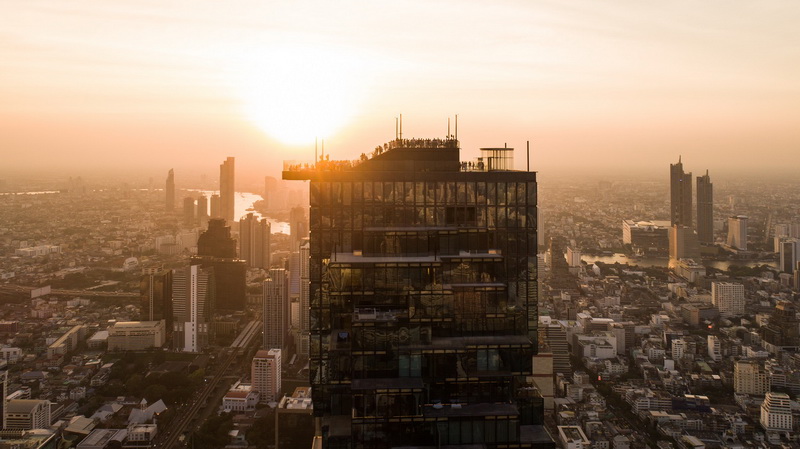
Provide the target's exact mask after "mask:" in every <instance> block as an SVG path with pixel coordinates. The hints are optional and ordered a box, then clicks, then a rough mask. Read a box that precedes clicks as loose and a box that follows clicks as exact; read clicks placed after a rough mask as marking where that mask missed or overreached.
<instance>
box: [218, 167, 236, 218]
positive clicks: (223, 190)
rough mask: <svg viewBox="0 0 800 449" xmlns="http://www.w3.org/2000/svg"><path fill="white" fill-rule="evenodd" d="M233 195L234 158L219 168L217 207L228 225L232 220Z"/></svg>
mask: <svg viewBox="0 0 800 449" xmlns="http://www.w3.org/2000/svg"><path fill="white" fill-rule="evenodd" d="M235 193H236V183H235V175H234V158H232V157H229V158H228V159H226V160H225V162H223V163H222V164H221V165H220V166H219V207H220V215H221V216H222V218H224V219H225V220H227V221H228V222H230V223H233V219H234V206H235V198H236V195H235Z"/></svg>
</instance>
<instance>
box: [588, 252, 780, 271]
mask: <svg viewBox="0 0 800 449" xmlns="http://www.w3.org/2000/svg"><path fill="white" fill-rule="evenodd" d="M581 260H582V261H584V262H586V263H589V264H590V263H593V262H603V263H606V264H614V263H617V262H619V263H623V264H624V263H627V264H630V265H639V266H640V267H667V266H668V265H669V258H668V257H637V258H629V257H628V256H626V255H625V254H622V253H615V254H613V255H610V256H594V255H591V254H584V255H582V256H581ZM703 265H704V266H706V267H712V268H716V269H718V270H722V271H727V270H728V268H729V267H730V266H731V265H739V266H745V267H757V266H760V265H768V266H770V267H773V268H778V262H777V261H774V260H705V261H703Z"/></svg>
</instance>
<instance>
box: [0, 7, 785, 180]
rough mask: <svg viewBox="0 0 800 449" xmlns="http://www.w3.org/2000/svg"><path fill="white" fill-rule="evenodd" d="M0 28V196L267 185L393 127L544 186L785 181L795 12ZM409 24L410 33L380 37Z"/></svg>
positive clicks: (16, 13) (531, 13)
mask: <svg viewBox="0 0 800 449" xmlns="http://www.w3.org/2000/svg"><path fill="white" fill-rule="evenodd" d="M3 12H4V16H6V17H7V18H8V19H9V20H8V27H7V31H6V35H7V39H5V40H4V43H3V44H0V61H2V62H0V67H1V68H2V70H0V73H2V75H0V76H1V77H2V78H0V79H2V83H0V86H2V87H0V99H2V100H3V101H2V102H0V104H1V105H2V106H0V117H2V120H0V135H3V136H4V139H3V142H2V143H3V146H4V148H5V149H7V153H8V158H7V163H6V164H5V166H4V169H3V170H2V171H0V176H10V175H12V174H15V173H35V172H38V173H46V172H51V173H55V172H59V171H60V172H62V173H63V172H65V171H67V170H69V171H71V172H75V173H76V174H79V175H88V174H89V173H92V172H96V173H121V172H125V173H143V174H144V176H154V175H155V173H156V172H157V173H158V176H159V177H161V176H163V175H162V174H161V173H163V172H164V171H166V170H168V169H169V168H171V167H173V166H175V167H176V168H177V167H179V166H181V165H183V167H184V168H183V169H181V170H180V171H181V172H192V173H196V172H198V171H199V172H200V173H202V172H205V173H209V174H210V173H213V172H212V170H211V169H209V168H206V167H212V166H213V165H212V164H214V163H215V162H216V161H218V160H219V159H220V158H223V157H226V156H228V155H232V156H234V157H237V158H239V159H240V161H241V164H240V167H242V170H241V172H242V173H241V175H242V176H244V177H248V176H254V175H256V174H263V172H268V173H271V174H273V175H274V174H275V173H277V172H278V171H279V170H280V167H279V161H282V160H292V159H298V160H311V159H312V158H313V156H312V154H313V140H314V137H319V138H320V139H323V138H324V139H325V140H326V144H327V147H328V149H329V151H330V152H331V153H333V154H334V157H335V158H337V159H354V158H357V157H358V155H359V154H360V153H362V152H365V151H367V150H369V149H371V145H372V144H373V142H376V141H378V142H379V141H384V140H386V137H387V136H389V135H391V133H392V132H393V131H394V126H395V123H394V122H395V118H396V117H398V116H399V114H401V113H402V114H403V115H404V119H405V130H406V135H408V136H409V137H410V136H441V137H444V136H445V135H446V133H447V119H448V117H449V118H450V119H451V122H452V121H453V119H454V116H455V115H456V114H458V116H459V139H460V140H461V141H462V147H463V148H464V153H465V154H466V155H468V156H469V155H470V154H471V153H477V149H478V148H479V147H484V146H500V145H502V144H503V143H505V142H497V141H495V140H494V139H495V137H494V136H497V135H502V136H504V139H507V143H508V144H509V146H512V147H516V148H522V147H523V146H524V143H525V142H526V141H528V140H530V141H531V142H532V154H533V157H532V166H533V167H534V168H535V169H536V170H539V171H543V172H556V171H565V170H572V171H577V172H589V171H591V169H593V168H594V169H596V168H603V169H605V170H608V171H606V173H615V174H625V173H626V172H629V171H631V170H651V171H652V172H653V173H656V172H657V171H656V170H655V169H652V167H654V166H659V165H663V164H665V163H666V162H667V161H672V160H674V156H675V155H676V154H682V155H683V156H684V157H686V158H687V159H691V160H692V161H693V165H696V166H702V167H714V172H715V178H716V179H724V178H725V177H726V173H728V172H730V173H731V175H730V176H731V177H732V176H735V175H734V173H737V172H744V171H753V169H754V168H755V169H756V170H755V171H756V172H759V173H766V172H772V174H774V175H785V174H786V173H788V171H789V170H790V169H791V167H794V166H796V165H797V163H798V162H800V161H799V160H798V152H797V151H796V148H797V147H798V144H800V132H798V131H797V129H800V127H798V126H797V122H798V118H799V117H800V110H799V108H798V106H797V105H798V104H800V101H798V100H799V99H800V89H798V83H797V81H796V80H797V76H796V75H797V73H798V66H797V63H796V61H798V60H800V58H798V57H797V56H798V51H800V50H798V49H797V48H796V47H795V46H792V45H789V43H790V42H795V41H796V40H797V38H798V37H800V31H798V30H797V28H796V27H795V26H794V24H795V23H796V21H797V20H796V19H797V18H798V15H800V6H797V5H794V4H773V5H768V6H763V5H758V6H755V5H752V4H749V3H746V2H740V1H737V2H732V3H728V4H726V5H725V7H724V8H722V7H718V6H717V5H713V4H705V5H696V4H693V3H690V2H672V3H670V4H655V3H644V4H640V5H636V7H627V8H609V7H607V5H605V6H603V5H597V4H593V3H589V2H582V1H578V2H570V3H567V2H552V3H547V4H537V5H531V4H526V3H523V2H506V3H502V4H497V5H492V6H479V5H464V4H461V3H456V2H445V3H440V4H437V5H434V6H431V5H429V4H427V3H425V4H422V3H409V4H406V5H405V7H404V8H400V9H391V10H390V9H389V8H383V7H381V6H380V5H370V6H364V5H359V4H356V3H345V4H337V5H328V4H324V3H320V4H317V3H303V4H291V5H288V4H287V5H280V6H276V7H271V6H268V5H262V4H257V3H251V2H245V3H241V4H239V7H226V8H223V9H221V8H220V7H219V6H218V5H215V4H213V3H210V2H198V3H196V4H193V5H192V7H191V8H189V7H188V6H183V5H155V4H153V5H146V4H140V3H135V4H134V3H126V2H115V3H114V4H113V5H110V4H109V5H96V4H94V3H89V2H85V1H84V2H80V1H79V2H70V3H66V2H63V3H62V2H57V1H54V2H48V3H44V4H41V3H39V4H29V3H26V4H13V5H6V6H5V7H4V8H3ZM442 18H446V20H442ZM288 23H291V24H293V25H292V26H291V27H290V26H287V25H286V24H288ZM408 24H416V25H420V26H418V27H416V29H415V32H413V33H386V32H385V30H386V29H396V30H400V29H403V27H405V26H407V25H408ZM38 29H46V30H47V31H46V32H43V33H34V32H33V31H32V30H38ZM273 61H280V62H281V63H280V64H273V63H272V62H273ZM269 67H272V70H267V68H269ZM267 75H268V76H267ZM254 80H256V81H254ZM271 106H274V107H271ZM276 111H277V113H276ZM44 129H46V130H47V131H48V132H42V130H44ZM112 150H113V151H112ZM188 152H191V154H192V157H191V158H187V157H186V155H187V153H188ZM562 155H569V159H568V163H566V162H567V161H566V160H565V159H564V158H563V157H562ZM154 160H155V161H157V162H155V163H153V161H154ZM518 162H519V161H518ZM216 163H218V162H216ZM565 166H566V167H565ZM517 168H520V166H519V165H518V166H517ZM256 171H259V173H255V172H256ZM716 173H719V175H716Z"/></svg>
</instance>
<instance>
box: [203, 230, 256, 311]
mask: <svg viewBox="0 0 800 449" xmlns="http://www.w3.org/2000/svg"><path fill="white" fill-rule="evenodd" d="M191 261H192V265H200V266H201V267H203V268H213V273H214V289H215V295H214V298H215V308H214V310H216V311H223V310H224V311H237V310H238V311H242V310H244V309H245V304H246V302H247V298H246V291H245V289H246V284H245V282H246V275H247V264H246V263H245V261H244V260H241V259H238V258H237V257H236V240H235V239H233V238H232V237H231V228H230V226H225V220H224V219H222V218H212V219H210V220H209V221H208V230H206V231H205V232H203V233H202V234H200V237H199V238H198V239H197V256H194V257H192V259H191Z"/></svg>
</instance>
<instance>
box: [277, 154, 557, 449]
mask: <svg viewBox="0 0 800 449" xmlns="http://www.w3.org/2000/svg"><path fill="white" fill-rule="evenodd" d="M482 150H483V151H484V154H485V155H487V156H485V157H484V159H482V160H481V162H482V163H481V164H478V162H477V161H476V162H475V163H466V162H464V163H462V162H460V160H459V146H458V141H457V140H455V139H452V138H447V139H410V140H409V139H405V140H403V139H397V140H394V141H392V142H390V143H387V144H385V145H382V146H380V147H378V148H376V150H375V152H374V153H373V156H372V157H371V158H369V157H364V158H362V161H360V163H358V164H356V165H354V164H351V163H349V161H329V160H322V161H318V162H317V164H316V165H315V167H313V168H304V167H295V168H289V170H287V171H284V172H283V177H284V179H290V180H310V181H311V184H310V196H311V210H310V231H311V232H310V236H311V237H310V252H311V255H310V267H309V273H310V276H309V277H310V304H311V312H310V320H311V323H312V326H311V335H310V359H311V360H310V381H311V385H312V394H313V401H314V414H315V416H317V417H318V419H319V420H320V422H319V424H320V429H322V431H321V432H322V435H321V436H322V444H323V447H337V448H338V447H341V448H356V447H371V448H377V449H387V448H392V447H418V446H424V447H434V446H435V445H439V446H437V447H445V446H446V447H451V448H455V447H461V446H462V445H464V446H469V447H486V448H494V447H497V446H498V445H505V444H507V445H508V446H509V447H512V446H513V447H552V441H550V440H549V439H548V438H546V437H545V438H537V437H536V436H534V435H542V434H546V433H545V432H544V431H543V429H542V428H541V423H542V421H543V402H542V398H541V396H539V395H538V394H537V393H535V391H536V390H535V389H534V388H533V387H532V386H530V385H529V384H527V380H526V376H531V375H532V356H533V355H534V354H535V353H536V348H537V338H538V332H537V324H538V310H537V288H536V285H537V280H536V274H537V270H536V264H537V258H536V243H537V242H536V173H533V172H523V171H513V170H512V169H511V166H512V163H511V154H512V153H511V149H510V148H498V149H482ZM454 429H458V430H457V431H455V430H454ZM462 429H469V431H466V430H462ZM474 429H480V430H479V431H478V430H474ZM499 429H502V430H499ZM540 445H541V446H540Z"/></svg>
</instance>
